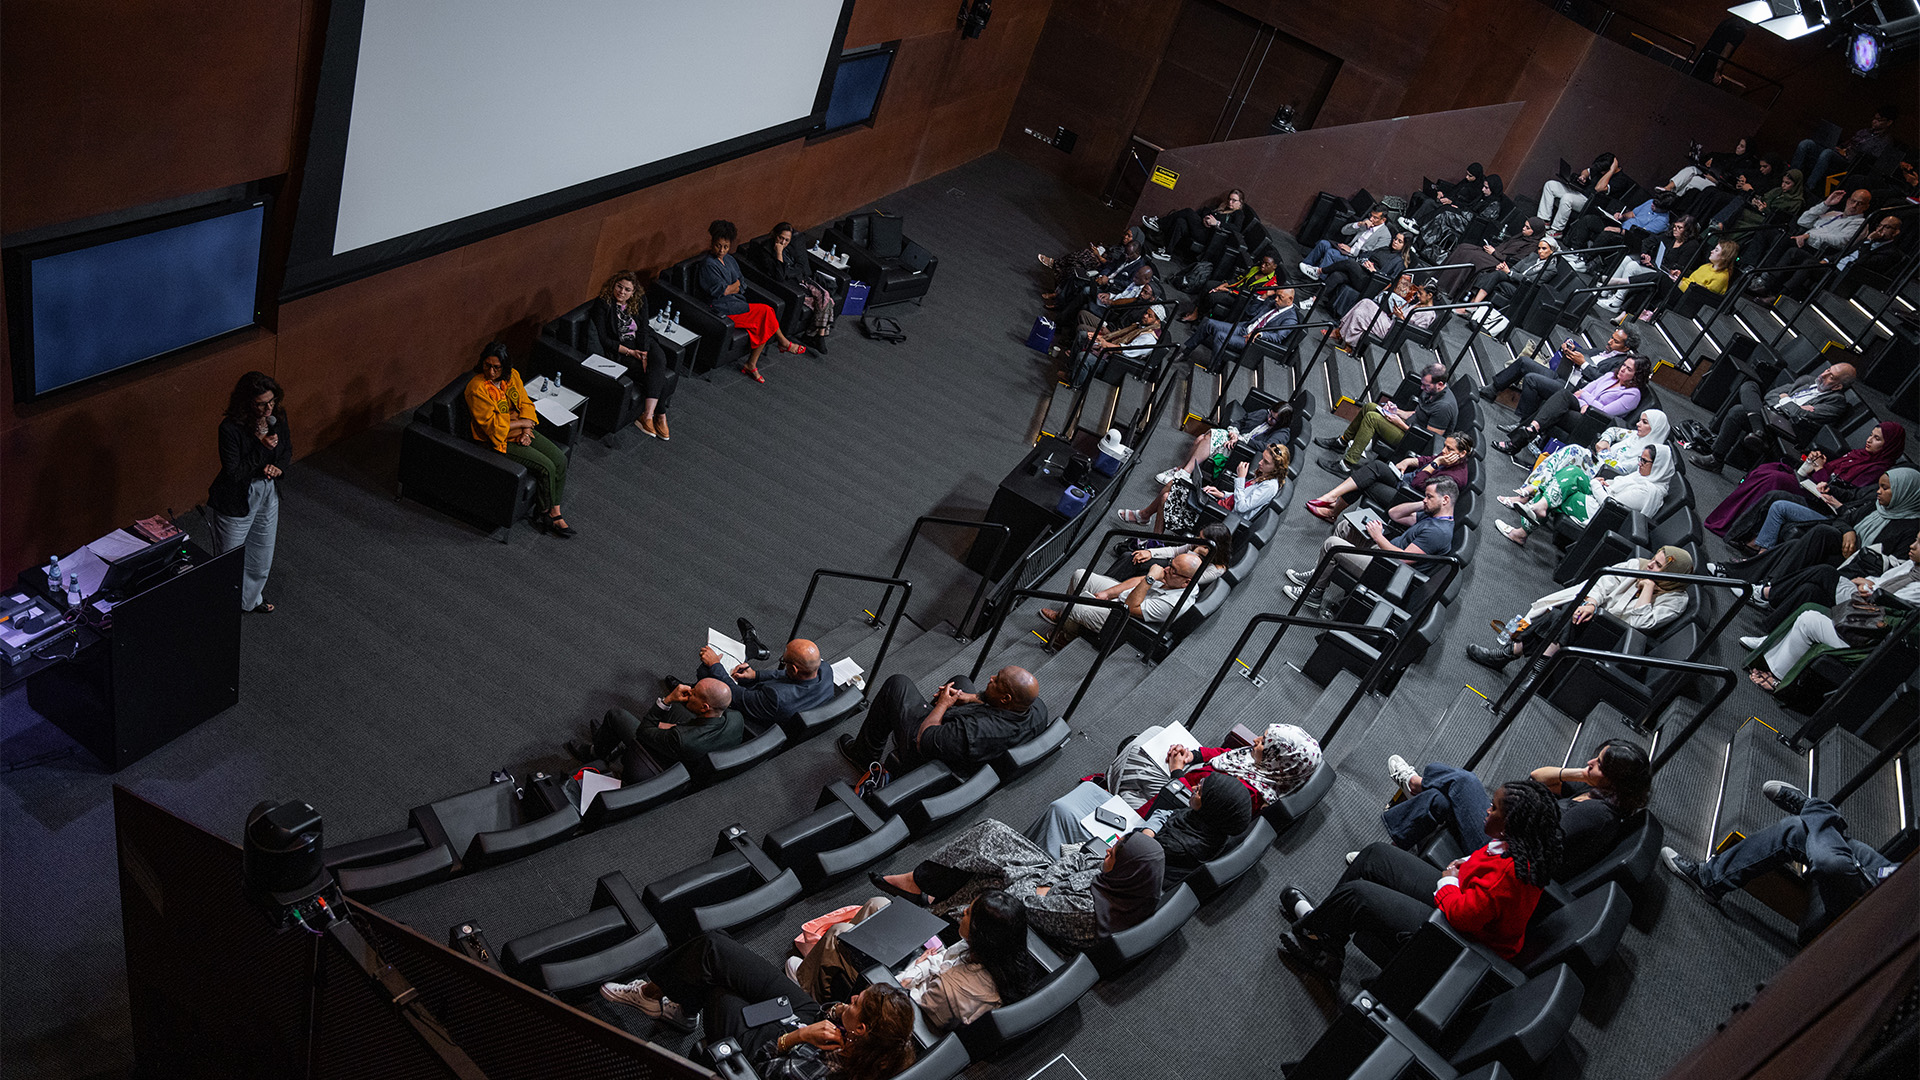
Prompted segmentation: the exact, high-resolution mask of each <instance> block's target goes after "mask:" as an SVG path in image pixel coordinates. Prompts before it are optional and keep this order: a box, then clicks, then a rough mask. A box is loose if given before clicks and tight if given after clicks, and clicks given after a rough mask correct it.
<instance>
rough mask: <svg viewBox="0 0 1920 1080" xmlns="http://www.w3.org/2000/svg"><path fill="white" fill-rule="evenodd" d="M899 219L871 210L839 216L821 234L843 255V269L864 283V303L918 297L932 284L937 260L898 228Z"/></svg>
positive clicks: (899, 300) (879, 303)
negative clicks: (844, 216)
mask: <svg viewBox="0 0 1920 1080" xmlns="http://www.w3.org/2000/svg"><path fill="white" fill-rule="evenodd" d="M899 223H900V219H899V218H897V217H893V216H891V215H887V214H881V213H878V212H871V213H865V214H854V215H853V216H851V217H846V218H842V219H841V220H840V221H838V222H836V223H834V224H833V225H832V226H830V227H829V228H828V229H827V231H826V233H825V234H824V235H823V236H822V237H821V243H822V245H825V246H831V247H834V248H838V249H839V250H840V252H841V253H842V254H844V255H846V256H847V258H848V263H847V273H848V274H849V275H850V276H851V277H852V278H853V279H854V280H855V281H861V282H865V283H866V286H867V306H868V307H870V308H873V307H881V306H883V305H886V304H897V303H900V302H902V301H904V300H919V299H920V298H921V297H924V296H926V295H927V290H929V289H931V288H932V287H933V275H934V273H935V272H936V271H938V270H939V269H940V260H939V259H938V258H935V257H934V255H933V253H932V252H930V251H928V250H927V249H926V248H923V247H921V246H920V245H919V244H916V243H914V242H913V241H912V240H909V239H907V238H906V236H904V235H903V234H902V233H901V231H900V224H899Z"/></svg>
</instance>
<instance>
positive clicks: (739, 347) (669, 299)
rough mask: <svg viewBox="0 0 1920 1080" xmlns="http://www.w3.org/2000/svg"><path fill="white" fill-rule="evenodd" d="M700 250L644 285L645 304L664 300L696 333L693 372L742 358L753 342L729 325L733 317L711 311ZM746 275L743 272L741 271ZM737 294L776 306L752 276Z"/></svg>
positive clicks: (659, 304)
mask: <svg viewBox="0 0 1920 1080" xmlns="http://www.w3.org/2000/svg"><path fill="white" fill-rule="evenodd" d="M706 257H707V256H706V253H705V252H702V253H700V254H698V255H695V256H694V257H692V258H691V259H682V260H680V261H679V262H677V263H674V264H673V265H672V266H669V267H667V268H666V269H665V270H662V271H660V276H659V277H657V278H655V279H654V281H653V284H651V285H649V286H647V299H648V304H647V306H648V308H649V309H651V310H653V311H659V310H660V309H661V308H662V307H663V306H664V305H665V304H667V303H671V304H673V306H674V308H675V309H676V311H677V312H678V314H679V318H680V324H681V325H682V326H685V327H686V328H687V329H689V330H692V331H693V332H694V333H696V334H699V335H700V345H699V349H698V351H697V352H696V353H695V354H694V359H693V373H694V374H695V375H701V374H705V373H706V372H708V371H712V370H713V369H714V368H716V367H719V366H721V365H723V364H734V363H738V362H740V361H741V360H744V359H745V358H746V357H747V355H748V354H750V353H752V352H753V343H752V342H750V341H749V340H747V332H746V331H745V330H743V329H741V328H740V327H738V326H735V325H733V320H731V319H728V318H726V317H725V316H723V315H717V314H715V313H714V310H713V307H712V305H710V304H708V303H707V297H706V294H705V293H704V292H702V291H701V290H700V282H699V274H700V263H701V262H702V261H703V260H705V259H706ZM741 276H742V278H743V279H744V278H745V277H746V275H745V272H744V271H743V272H742V274H741ZM741 294H742V295H744V296H745V297H746V298H747V300H749V301H751V302H757V303H762V304H766V305H768V306H770V307H773V308H774V309H775V310H776V311H777V310H779V303H778V301H777V300H776V298H774V297H773V296H771V295H768V294H767V293H766V292H765V291H763V290H762V289H761V288H760V287H759V286H758V285H756V284H754V283H753V281H752V280H750V279H749V280H746V281H745V284H744V285H743V286H742V287H741Z"/></svg>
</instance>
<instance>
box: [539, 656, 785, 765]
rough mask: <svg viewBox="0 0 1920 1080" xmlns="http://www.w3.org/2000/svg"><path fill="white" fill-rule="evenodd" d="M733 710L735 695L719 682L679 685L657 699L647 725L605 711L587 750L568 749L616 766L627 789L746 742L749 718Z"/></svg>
mask: <svg viewBox="0 0 1920 1080" xmlns="http://www.w3.org/2000/svg"><path fill="white" fill-rule="evenodd" d="M732 704H733V690H732V689H731V688H730V687H729V686H728V685H727V684H726V683H724V682H721V681H720V680H719V679H714V678H706V679H701V680H700V681H699V682H697V683H694V684H693V685H691V686H689V685H687V684H686V683H681V684H679V685H678V686H675V687H674V688H673V689H672V690H671V691H669V692H668V693H667V695H666V696H665V697H662V698H657V699H655V701H654V703H653V708H652V709H650V710H648V712H647V717H646V719H645V720H638V719H635V718H634V715H633V714H632V713H630V712H628V711H627V710H625V709H619V708H615V709H608V710H607V715H606V716H605V717H604V718H602V720H601V722H600V723H599V724H598V725H596V726H595V727H594V729H593V740H592V743H591V745H587V744H581V743H569V744H568V745H567V749H568V751H570V752H571V753H572V754H573V756H574V757H577V758H579V759H580V760H582V761H594V760H604V761H609V762H611V761H618V762H620V776H621V778H622V779H623V780H625V781H627V782H628V783H632V782H634V781H635V780H644V779H646V778H647V777H648V776H651V775H653V774H654V773H657V772H659V771H660V769H661V768H662V767H663V766H665V765H668V764H670V763H672V762H675V761H692V760H694V759H695V758H698V757H700V756H702V755H704V754H709V753H712V752H713V751H715V750H728V749H731V748H733V747H736V746H739V745H740V744H741V743H743V742H746V741H747V718H746V717H745V716H742V715H741V714H740V712H739V710H737V709H733V708H729V706H731V705H732Z"/></svg>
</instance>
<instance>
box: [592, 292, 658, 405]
mask: <svg viewBox="0 0 1920 1080" xmlns="http://www.w3.org/2000/svg"><path fill="white" fill-rule="evenodd" d="M652 338H653V331H652V330H649V329H648V328H647V311H646V297H645V296H643V295H642V294H641V291H640V275H638V274H636V273H634V272H633V271H631V270H622V271H620V272H619V273H617V274H615V275H613V276H612V277H610V278H608V279H607V282H606V284H604V285H602V286H600V295H599V296H598V297H596V298H595V299H594V301H593V306H592V307H589V308H588V309H587V351H588V352H592V353H598V354H599V355H601V356H604V357H606V358H607V359H609V360H612V361H615V362H617V363H620V364H624V365H626V366H627V367H629V368H632V369H635V370H636V371H637V372H638V373H639V376H640V383H641V386H642V391H641V392H642V393H644V394H645V395H646V402H645V404H644V405H643V406H642V407H641V410H640V418H639V419H637V420H635V421H634V422H633V426H634V427H637V428H639V429H640V430H641V431H644V432H646V433H647V434H648V435H649V436H650V437H652V438H655V439H661V440H665V439H668V438H671V437H672V436H671V434H670V433H669V431H668V430H667V408H668V406H670V405H672V404H673V387H672V386H671V385H669V384H668V382H667V365H666V363H665V362H662V363H658V364H655V363H652V362H651V356H652V353H653V350H652V348H651V345H652Z"/></svg>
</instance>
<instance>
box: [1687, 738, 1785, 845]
mask: <svg viewBox="0 0 1920 1080" xmlns="http://www.w3.org/2000/svg"><path fill="white" fill-rule="evenodd" d="M1778 736H1779V732H1778V731H1776V730H1775V729H1774V728H1773V727H1772V726H1770V725H1769V724H1767V723H1766V722H1765V721H1763V720H1761V719H1760V718H1759V717H1753V718H1751V719H1749V720H1747V721H1746V722H1745V723H1743V724H1741V725H1740V726H1739V728H1737V729H1735V731H1734V733H1733V736H1732V737H1731V738H1730V739H1728V740H1727V742H1726V752H1725V761H1726V766H1725V771H1724V774H1723V777H1722V782H1721V784H1720V785H1719V793H1720V798H1719V805H1718V807H1717V808H1716V811H1715V813H1714V816H1713V828H1712V829H1711V830H1709V833H1708V835H1709V836H1710V837H1711V838H1712V839H1711V841H1710V843H1712V844H1713V845H1715V846H1718V845H1719V844H1720V843H1722V842H1723V841H1725V840H1726V839H1727V838H1728V837H1729V836H1731V835H1733V834H1734V833H1736V832H1737V833H1740V834H1741V835H1749V834H1752V833H1754V832H1756V831H1758V830H1760V829H1764V828H1766V827H1767V826H1769V825H1772V824H1773V823H1774V822H1776V821H1779V820H1780V817H1781V814H1782V811H1781V810H1780V808H1779V807H1777V806H1775V805H1774V804H1773V803H1771V802H1769V801H1768V800H1767V798H1766V796H1764V795H1762V794H1761V793H1760V785H1762V784H1764V783H1765V782H1767V781H1768V780H1785V781H1786V782H1787V783H1789V784H1792V785H1794V786H1795V787H1798V788H1805V787H1806V786H1807V764H1808V761H1807V755H1806V754H1796V753H1794V752H1793V751H1792V750H1791V749H1789V748H1788V747H1787V746H1786V745H1785V744H1784V743H1782V742H1781V741H1780V739H1779V737H1778ZM1685 854H1687V855H1695V853H1694V852H1691V851H1689V852H1686V853H1685ZM1695 857H1698V856H1697V855H1695Z"/></svg>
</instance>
